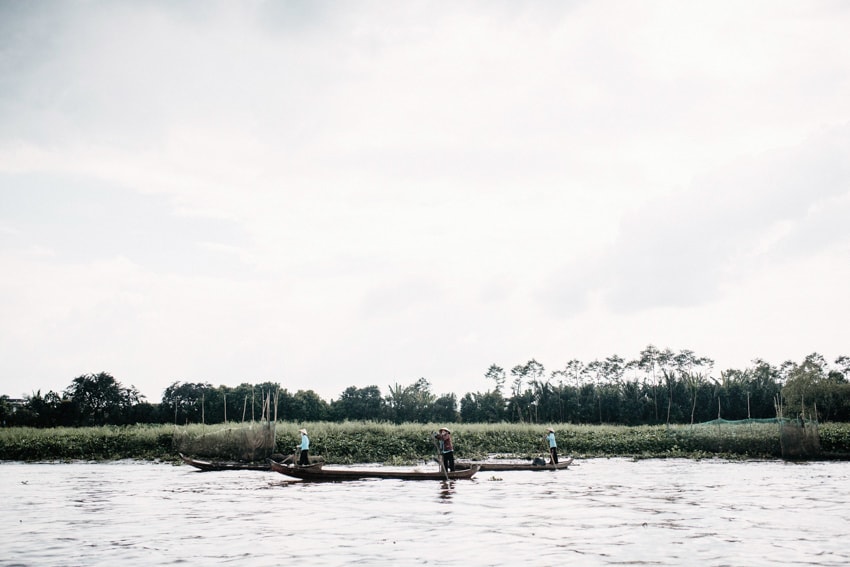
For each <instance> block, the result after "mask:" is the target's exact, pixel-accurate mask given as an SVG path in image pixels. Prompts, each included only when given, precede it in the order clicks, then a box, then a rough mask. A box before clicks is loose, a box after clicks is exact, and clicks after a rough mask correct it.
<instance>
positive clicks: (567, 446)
mask: <svg viewBox="0 0 850 567" xmlns="http://www.w3.org/2000/svg"><path fill="white" fill-rule="evenodd" d="M274 426H275V430H276V432H277V434H276V436H275V445H274V449H269V451H268V452H269V453H274V452H276V453H280V454H290V453H292V452H293V450H294V448H295V446H296V445H297V444H298V442H299V437H300V436H299V434H298V429H299V428H301V427H306V428H307V430H308V431H309V433H310V439H311V454H315V455H322V456H323V457H324V458H325V460H326V461H327V462H329V463H339V464H350V463H372V462H377V463H390V464H409V463H415V462H420V461H423V460H429V459H432V458H433V457H434V454H435V452H434V445H433V442H432V438H431V434H432V433H433V432H434V431H436V429H437V428H438V427H439V425H438V424H433V423H430V424H412V423H408V424H402V425H394V424H389V423H375V422H343V423H336V422H315V423H307V424H305V423H302V422H299V423H294V422H278V423H275V424H274ZM245 427H247V426H246V425H245V424H237V423H230V424H220V425H216V426H205V425H200V424H196V425H189V426H174V425H135V426H99V427H84V428H67V427H59V428H51V429H44V428H28V427H13V428H4V429H0V460H17V461H69V460H118V459H142V460H162V461H176V460H177V458H178V457H177V452H178V451H181V450H182V451H184V452H187V453H189V454H192V455H193V456H198V457H205V458H220V459H234V458H235V459H239V458H240V455H241V454H242V449H243V447H244V446H243V442H244V439H245V432H244V431H242V430H243V429H244V428H245ZM253 427H256V428H262V427H263V426H262V425H261V424H254V425H253ZM554 429H555V432H556V435H557V439H558V446H559V452H560V453H561V454H562V455H571V456H573V457H575V458H578V459H582V458H592V457H631V458H668V457H686V458H711V457H723V458H736V459H759V458H780V457H781V455H782V451H781V448H780V443H779V433H778V431H779V430H778V424H776V423H758V422H750V423H743V422H742V423H735V424H730V423H723V422H715V423H712V424H698V425H693V426H692V425H671V426H666V425H656V426H646V425H644V426H635V427H629V426H613V425H569V424H563V425H560V426H555V427H554ZM818 430H819V433H820V440H821V447H822V450H823V457H825V458H836V457H844V458H846V456H848V455H850V424H846V423H826V424H821V425H819V426H818ZM543 433H544V429H543V428H542V427H541V426H539V425H531V424H510V423H499V424H459V425H456V426H453V427H452V434H453V437H454V444H455V452H456V457H457V458H459V459H482V458H486V457H488V456H504V457H513V458H527V459H530V458H533V457H538V456H541V455H542V454H544V453H545V449H544V446H543V443H542V439H543Z"/></svg>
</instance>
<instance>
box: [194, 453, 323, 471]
mask: <svg viewBox="0 0 850 567" xmlns="http://www.w3.org/2000/svg"><path fill="white" fill-rule="evenodd" d="M180 458H181V459H183V462H184V463H186V464H187V465H192V466H193V467H195V468H196V469H198V470H202V471H263V472H270V471H271V470H272V469H271V467H270V466H269V465H268V464H263V463H239V462H234V461H202V460H200V459H193V458H191V457H187V456H186V455H184V454H183V453H180ZM293 459H294V456H293V455H289V456H287V457H286V458H285V459H283V460H282V461H281V463H283V464H286V463H291V462H292V461H293ZM324 460H325V459H324V458H323V457H321V456H318V455H317V456H311V457H310V462H311V463H323V462H324Z"/></svg>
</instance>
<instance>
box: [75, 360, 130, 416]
mask: <svg viewBox="0 0 850 567" xmlns="http://www.w3.org/2000/svg"><path fill="white" fill-rule="evenodd" d="M65 396H66V397H67V398H69V399H70V400H71V403H72V404H73V406H74V410H75V411H76V415H77V419H78V423H79V424H80V425H103V424H112V425H115V424H123V423H127V422H128V419H129V416H130V409H131V408H132V406H133V405H135V404H137V403H139V402H140V401H141V399H142V396H140V395H139V392H138V390H136V388H134V387H132V386H131V387H129V388H125V387H124V386H122V385H121V383H120V382H118V381H117V380H116V379H115V378H114V377H113V376H112V375H110V374H108V373H106V372H100V373H98V374H86V375H83V376H78V377H77V378H74V380H73V381H72V382H71V385H70V386H69V387H68V388H67V389H66V390H65Z"/></svg>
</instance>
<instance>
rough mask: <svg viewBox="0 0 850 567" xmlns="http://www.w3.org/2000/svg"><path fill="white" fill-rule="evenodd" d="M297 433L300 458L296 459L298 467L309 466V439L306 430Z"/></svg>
mask: <svg viewBox="0 0 850 567" xmlns="http://www.w3.org/2000/svg"><path fill="white" fill-rule="evenodd" d="M298 433H300V434H301V456H300V457H298V464H299V465H309V464H310V457H309V455H308V454H309V452H310V438H309V437H307V430H306V429H299V430H298Z"/></svg>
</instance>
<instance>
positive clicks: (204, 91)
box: [0, 0, 850, 402]
mask: <svg viewBox="0 0 850 567" xmlns="http://www.w3.org/2000/svg"><path fill="white" fill-rule="evenodd" d="M848 29H850V4H848V3H846V2H843V1H839V0H835V1H812V2H799V1H790V2H789V1H783V0H764V1H758V0H754V1H748V2H739V1H725V0H720V1H715V2H679V1H677V0H671V1H652V0H648V1H645V2H633V1H631V0H622V1H616V0H610V1H609V0H601V1H593V2H590V1H572V2H570V1H553V2H546V1H540V2H522V3H520V2H511V1H481V2H478V1H474V0H471V1H467V2H419V1H416V0H412V1H410V2H382V1H381V2H378V1H376V2H371V1H353V2H321V1H319V2H296V1H279V2H278V1H274V2H272V1H256V0H255V1H250V0H249V1H245V2H215V1H212V2H210V1H185V2H170V1H165V0H163V1H159V2H157V1H154V2H145V3H139V2H129V1H127V2H123V1H116V2H102V1H74V0H72V1H68V2H64V1H63V2H59V1H49V0H48V1H44V2H20V1H16V0H0V394H6V395H9V396H10V397H13V398H14V397H22V396H27V395H32V394H33V393H35V392H38V391H41V392H42V393H46V392H47V391H50V390H53V391H56V392H61V391H63V390H64V389H66V388H67V387H68V386H69V385H70V383H71V382H72V380H73V379H74V378H76V377H78V376H82V375H86V374H94V373H98V372H108V373H109V374H111V375H113V376H114V377H115V379H116V380H118V381H119V382H120V383H121V384H122V385H124V386H127V387H129V386H133V387H135V388H136V389H138V390H139V392H141V393H142V394H143V395H144V396H146V397H147V399H148V401H151V402H158V401H159V400H160V399H161V396H162V393H163V391H164V390H165V388H166V387H168V386H169V385H170V384H172V383H174V382H178V381H179V382H208V383H210V384H212V385H213V386H219V385H225V386H237V385H239V384H241V383H244V382H248V383H260V382H265V381H273V382H278V383H280V384H281V385H282V386H283V387H285V388H287V389H288V390H290V391H291V392H295V391H297V390H308V389H312V390H314V391H315V392H317V393H318V394H319V395H320V396H322V397H323V398H324V399H326V400H328V401H330V400H331V399H334V398H338V397H339V395H340V394H341V393H342V392H343V391H344V390H345V389H346V388H348V387H350V386H355V387H358V388H363V387H367V386H371V385H376V386H378V387H379V388H381V391H382V393H384V394H388V389H389V386H391V385H395V384H400V385H408V384H412V383H414V382H415V381H416V380H418V379H419V378H425V379H426V380H428V382H429V383H430V384H431V389H432V392H433V393H434V394H435V395H443V394H447V393H455V394H457V395H458V397H462V396H463V395H464V394H465V393H468V392H479V391H480V392H484V391H487V390H488V389H492V387H493V386H494V384H493V383H492V382H488V380H487V379H486V378H485V377H484V375H485V373H486V371H487V369H488V368H489V367H490V365H492V364H496V365H498V366H501V367H502V368H504V369H505V371H506V372H507V373H508V375H509V376H510V374H509V373H510V369H511V368H513V367H514V366H516V365H522V364H525V363H526V362H528V361H529V360H532V359H534V360H537V361H538V362H539V363H541V364H542V365H543V366H544V368H545V370H546V373H547V374H548V373H550V372H552V371H554V370H559V369H563V368H564V367H565V366H566V363H567V362H568V361H570V360H572V359H578V360H581V361H583V362H585V363H589V362H591V361H593V360H603V359H605V358H606V357H609V356H612V355H618V356H621V357H623V358H624V359H626V360H631V359H634V358H637V357H639V354H640V351H642V350H643V349H645V348H646V347H647V346H648V345H650V344H651V345H654V346H656V347H658V348H661V349H664V348H669V349H671V350H673V351H674V352H678V351H680V350H684V349H687V350H691V351H694V352H695V354H696V355H697V356H704V357H708V358H710V359H712V360H713V361H714V367H713V371H712V372H713V374H715V375H719V373H720V372H721V371H722V370H724V369H730V368H737V369H743V368H746V367H749V366H751V363H752V361H753V360H754V359H762V360H765V361H767V362H769V363H771V364H774V365H780V364H781V363H782V362H784V361H786V360H791V361H795V362H802V360H803V359H804V357H805V356H807V355H808V354H811V353H814V352H817V353H820V354H822V355H823V356H824V357H826V359H827V360H828V361H834V360H835V358H837V357H838V356H841V355H850V344H848V336H850V333H848V330H847V325H848V319H850V293H848V291H847V289H848V284H847V282H848V280H850V223H848V219H850V103H848V101H850V58H848V56H847V54H848V53H850V34H848V33H847V30H848Z"/></svg>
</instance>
